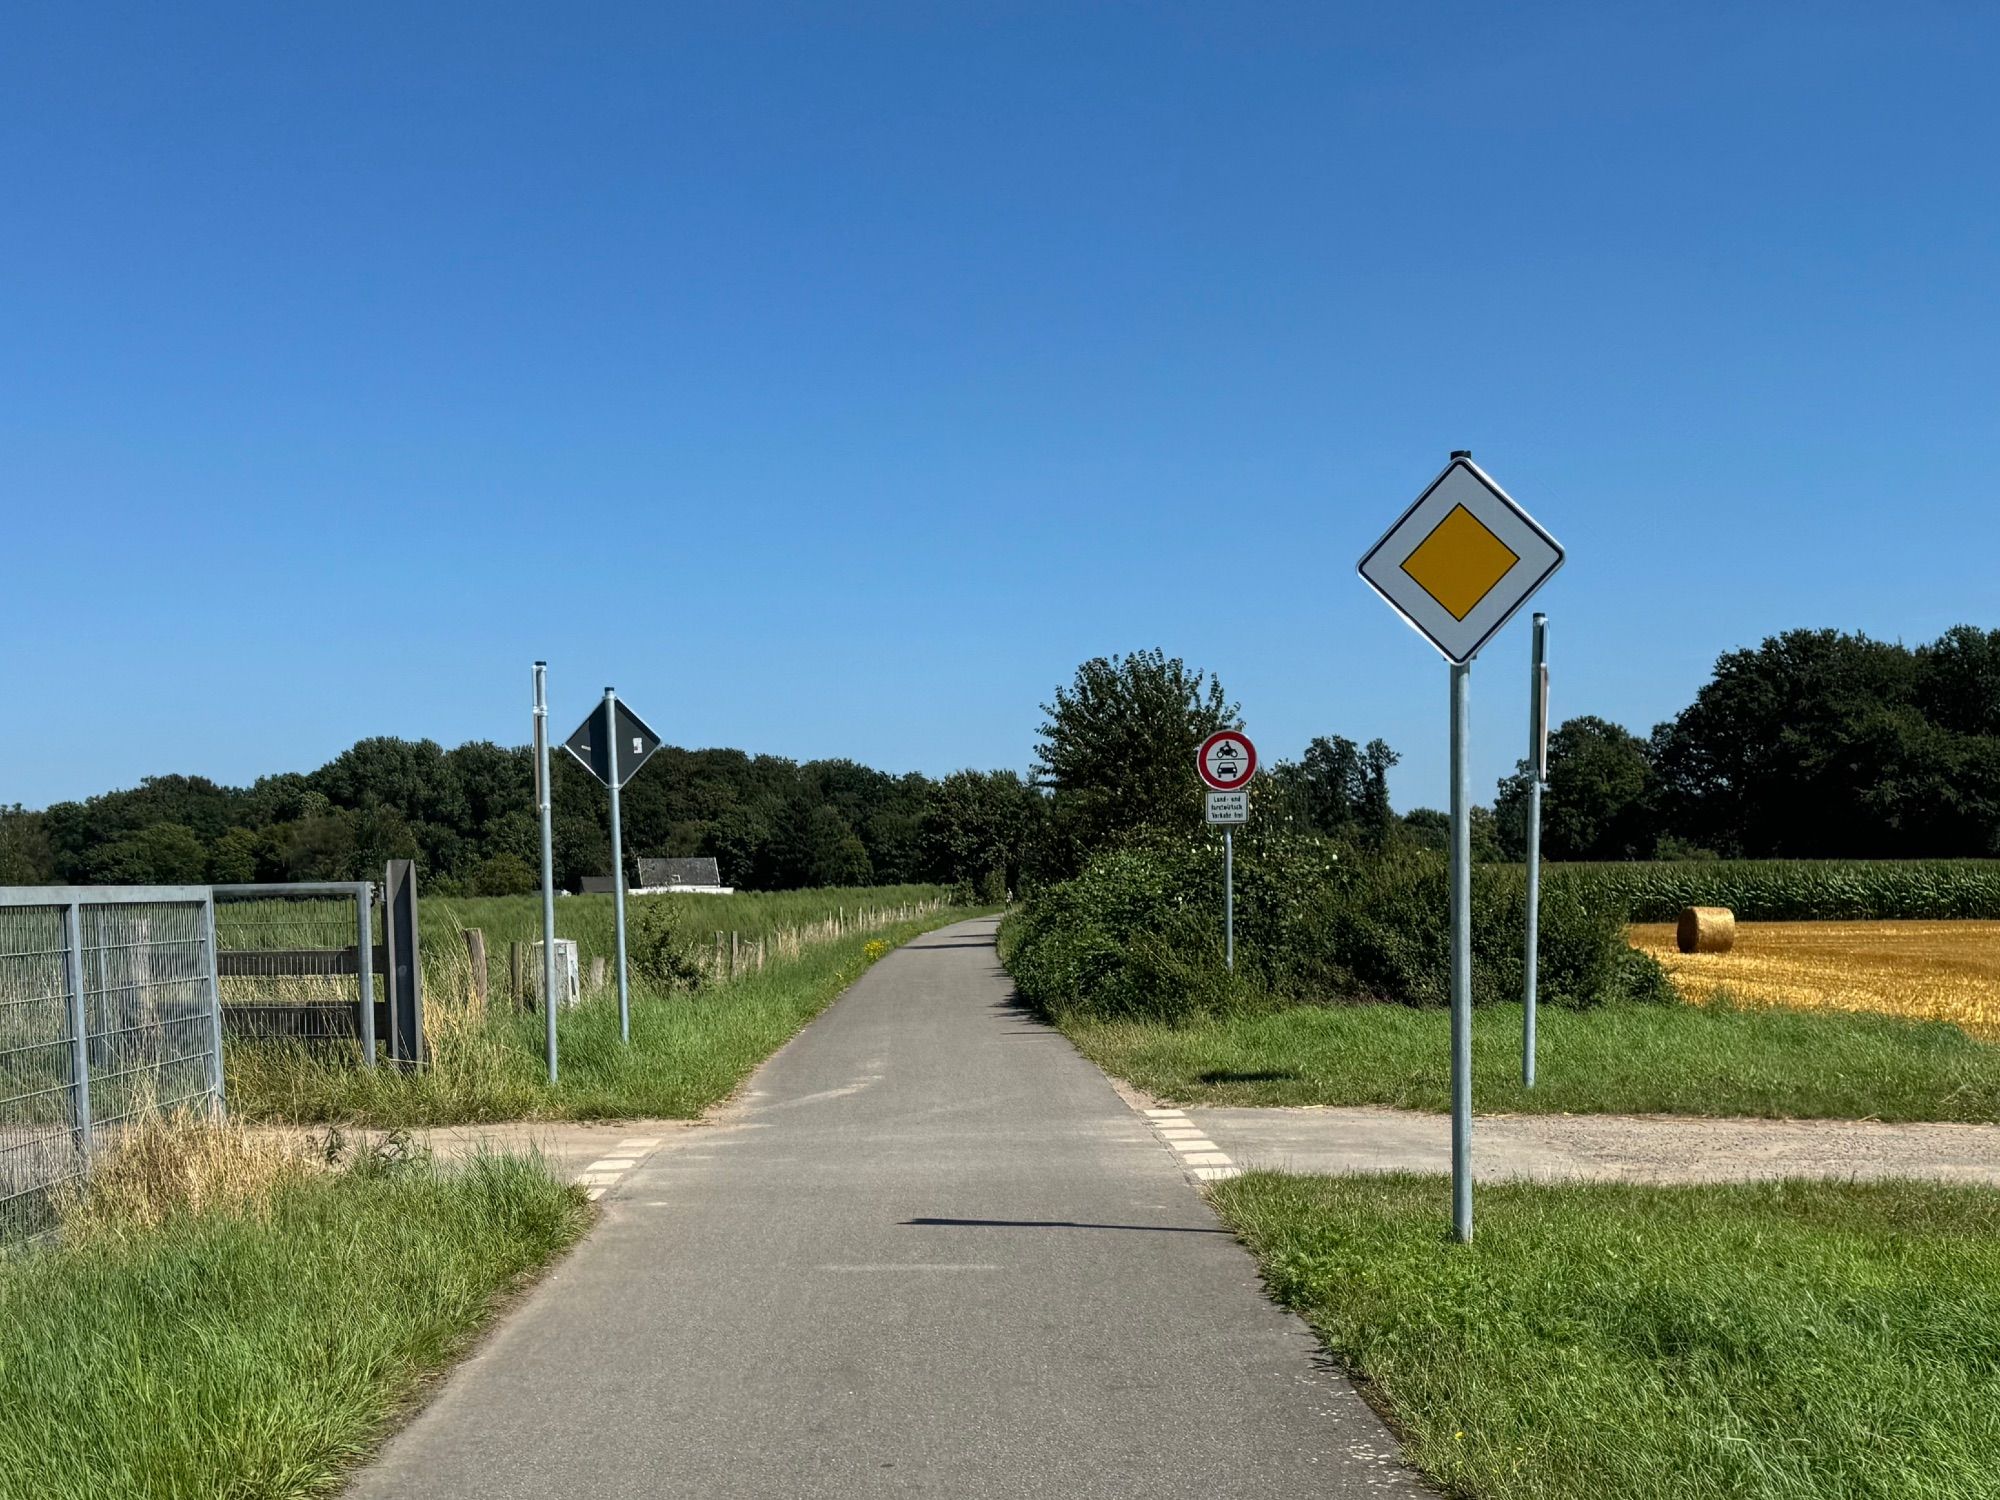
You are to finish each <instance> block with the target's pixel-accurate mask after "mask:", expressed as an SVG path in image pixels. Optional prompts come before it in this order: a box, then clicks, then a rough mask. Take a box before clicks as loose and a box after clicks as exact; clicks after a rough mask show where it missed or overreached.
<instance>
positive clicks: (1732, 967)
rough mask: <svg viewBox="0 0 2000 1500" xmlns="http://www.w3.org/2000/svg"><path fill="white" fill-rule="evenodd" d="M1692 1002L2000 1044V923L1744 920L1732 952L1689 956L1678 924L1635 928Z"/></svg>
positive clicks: (1637, 943)
mask: <svg viewBox="0 0 2000 1500" xmlns="http://www.w3.org/2000/svg"><path fill="white" fill-rule="evenodd" d="M1631 940H1632V944H1633V946H1634V947H1636V948H1641V949H1644V950H1645V951H1646V952H1648V953H1650V954H1652V955H1653V956H1654V957H1655V958H1657V959H1659V961H1660V962H1661V963H1662V964H1664V965H1665V966H1666V969H1667V972H1668V973H1669V974H1671V975H1672V976H1673V980H1674V984H1675V986H1676V988H1678V989H1679V990H1680V992H1681V994H1682V995H1683V996H1685V997H1686V998H1687V999H1688V1000H1691V1001H1693V1002H1695V1003H1696V1004H1704V1003H1707V1002H1709V1001H1711V1000H1713V999H1715V998H1716V997H1717V996H1718V995H1722V996H1726V997H1727V998H1728V999H1729V1000H1730V1001H1731V1002H1732V1003H1734V1004H1736V1005H1739V1006H1749V1007H1756V1006H1780V1007H1784V1008H1786V1009H1790V1010H1847V1011H1871V1012H1876V1013H1879V1014H1882V1015H1891V1016H1901V1017H1903V1018H1904V1019H1906V1020H1913V1021H1947V1022H1950V1023H1951V1024H1952V1025H1955V1026H1959V1027H1962V1028H1963V1029H1964V1030H1965V1031H1966V1033H1967V1034H1968V1035H1971V1036H1975V1037H1978V1038H1980V1039H1981V1040H1983V1041H2000V922H1745V923H1739V924H1738V926H1737V929H1736V946H1735V948H1734V949H1733V950H1732V951H1730V952H1728V953H1682V952H1680V951H1678V950H1677V949H1676V948H1675V946H1674V929H1673V926H1672V924H1670V923H1664V922H1663V923H1644V924H1640V925H1637V926H1634V927H1633V928H1632V930H1631Z"/></svg>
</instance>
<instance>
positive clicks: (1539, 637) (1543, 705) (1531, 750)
mask: <svg viewBox="0 0 2000 1500" xmlns="http://www.w3.org/2000/svg"><path fill="white" fill-rule="evenodd" d="M1548 657H1549V617H1548V616H1547V615H1544V614H1537V615H1536V616H1535V646H1534V655H1533V665H1532V667H1531V670H1530V672H1529V676H1528V941H1527V952H1526V954H1525V955H1524V958H1525V963H1526V970H1527V984H1526V989H1525V993H1524V994H1523V995H1522V1007H1523V1008H1522V1012H1521V1086H1522V1087H1523V1088H1530V1089H1531V1088H1533V1087H1534V1086H1535V970H1536V968H1537V966H1538V965H1539V963H1540V959H1541V951H1540V942H1541V926H1542V786H1543V784H1544V783H1545V782H1546V781H1547V780H1548V779H1549V748H1548V747H1549V660H1548Z"/></svg>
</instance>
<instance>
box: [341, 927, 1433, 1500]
mask: <svg viewBox="0 0 2000 1500" xmlns="http://www.w3.org/2000/svg"><path fill="white" fill-rule="evenodd" d="M994 926H995V924H994V923H993V922H992V921H990V920H981V921H975V922H967V923H960V924H958V925H957V926H954V927H948V928H944V929H941V930H939V931H937V932H933V933H930V934H927V935H926V936H924V937H921V938H918V939H917V940H916V941H915V942H913V943H911V944H909V945H907V946H906V947H904V948H901V949H899V950H897V951H896V952H895V953H892V954H890V955H889V956H888V957H887V958H886V959H884V960H883V961H882V962H880V963H879V964H877V965H876V966H875V967H873V968H872V969H870V970H869V971H868V973H867V974H865V975H864V976H863V977H862V978H861V979H860V980H859V981H858V982H857V983H856V984H855V986H854V987H853V989H851V990H850V991H849V992H848V993H847V994H846V995H845V996H843V997H842V998H841V1000H840V1001H839V1003H838V1004H836V1005H835V1006H833V1008H832V1009H830V1010H829V1011H828V1012H827V1013H826V1014H825V1015H823V1016H822V1017H820V1018H819V1019H818V1020H817V1021H815V1022H814V1023H813V1024H812V1025H811V1026H810V1027H808V1028H807V1029H806V1030H805V1031H804V1032H803V1033H802V1034H801V1035H800V1036H799V1037H797V1038H796V1039H795V1040H794V1041H793V1042H792V1043H791V1044H790V1045H789V1046H787V1047H786V1048H784V1049H783V1050H781V1051H780V1052H779V1053H778V1054H777V1056H776V1057H774V1058H772V1059H771V1060H770V1061H769V1062H768V1063H766V1064H765V1065H764V1067H763V1068H762V1069H760V1070H759V1071H758V1073H757V1074H756V1075H755V1077H754V1078H753V1079H752V1081H751V1085H750V1087H749V1089H748V1090H747V1091H746V1093H745V1094H744V1096H743V1097H742V1098H741V1099H740V1100H739V1101H738V1103H737V1104H736V1105H735V1106H733V1107H732V1108H730V1109H728V1110H726V1111H725V1112H723V1113H722V1114H721V1115H720V1116H719V1117H718V1118H717V1119H716V1121H715V1123H714V1124H713V1125H710V1126H707V1127H702V1128H698V1129H683V1130H682V1131H681V1133H680V1135H679V1137H678V1141H679V1142H680V1143H684V1144H686V1145H690V1146H693V1147H694V1149H666V1148H664V1147H663V1149H660V1150H657V1151H654V1152H653V1153H652V1154H651V1155H650V1156H647V1157H645V1158H644V1159H643V1160H642V1161H641V1162H640V1164H639V1165H638V1166H637V1167H635V1168H633V1169H632V1170H631V1171H630V1172H629V1173H628V1174H627V1175H626V1176H625V1178H624V1179H623V1181H622V1183H621V1184H620V1185H619V1186H618V1187H617V1188H616V1189H614V1190H613V1191H611V1192H610V1193H609V1194H608V1196H606V1197H605V1198H604V1199H603V1209H604V1213H603V1219H602V1221H601V1222H600V1223H599V1224H598V1226H597V1227H596V1229H595V1230H594V1231H593V1232H592V1233H591V1234H590V1235H589V1236H588V1237H587V1238H586V1239H585V1240H584V1241H583V1243H582V1244H581V1245H579V1246H578V1247H577V1248H576V1250H575V1251H574V1252H573V1253H572V1254H571V1255H569V1256H568V1257H567V1258H566V1259H564V1260H563V1261H561V1262H560V1263H559V1264H558V1265H557V1266H556V1267H555V1268H554V1269H553V1270H552V1271H551V1273H550V1274H549V1276H548V1277H547V1279H546V1280H544V1281H543V1282H542V1283H541V1285H540V1286H539V1287H538V1288H537V1289H536V1290H535V1292H534V1293H533V1295H531V1296H529V1297H528V1298H526V1299H525V1300H524V1301H523V1302H522V1303H521V1304H520V1306H519V1307H518V1308H516V1309H515V1310H514V1311H513V1312H512V1313H511V1314H510V1315H509V1316H508V1317H507V1318H506V1319H504V1320H503V1321H502V1323H501V1324H500V1326H499V1327H498V1328H497V1329H496V1330H495V1332H494V1334H493V1336H492V1337H491V1338H489V1339H488V1340H487V1341H486V1342H485V1343H484V1344H483V1345H481V1347H480V1348H479V1350H478V1351H477V1352H476V1353H475V1354H474V1355H473V1356H472V1358H471V1359H469V1360H468V1361H467V1362H466V1363H465V1364H464V1365H462V1366H461V1367H460V1368H459V1369H458V1370H457V1371H455V1372H454V1373H453V1374H452V1375H451V1376H450V1377H449V1378H448V1379H447V1380H446V1381H445V1383H444V1385H443V1387H442V1389H441V1390H440V1392H439V1393H438V1395H437V1398H436V1400H434V1401H433V1402H432V1403H431V1405H430V1406H429V1407H428V1408H427V1409H426V1410H425V1411H423V1412H422V1413H420V1414H419V1415H418V1416H417V1417H416V1419H415V1420H414V1421H413V1422H411V1424H410V1425H409V1426H408V1427H407V1428H405V1429H404V1430H403V1431H402V1432H401V1433H399V1434H398V1435H397V1436H396V1437H395V1438H393V1439H392V1440H391V1441H390V1442H389V1443H388V1445H387V1446H386V1447H385V1448H384V1450H383V1451H382V1453H381V1454H380V1455H379V1456H378V1457H377V1459H376V1460H375V1462H374V1463H372V1464H371V1465H370V1466H369V1467H368V1468H366V1469H365V1470H363V1471H362V1472H361V1473H360V1474H359V1475H358V1476H357V1477H356V1479H355V1481H354V1484H353V1487H352V1489H351V1490H350V1491H349V1495H350V1500H391V1497H393V1500H442V1497H451V1500H474V1497H476V1500H529V1497H534V1500H545V1497H550V1496H588V1497H590V1500H639V1497H645V1500H661V1497H669V1496H688V1497H701V1500H732V1497H744V1500H748V1497H775V1496H782V1497H785V1500H849V1497H866V1496H878V1495H880V1496H940V1497H944V1496H949V1497H952V1500H1002V1497H1004V1500H1029V1497H1063V1500H1068V1497H1086V1496H1087V1497H1091V1500H1140V1497H1145V1500H1161V1497H1189V1500H1194V1497H1200V1500H1234V1497H1243V1500H1250V1497H1253V1496H1254V1497H1256V1500H1288V1497H1301V1500H1303V1497H1308V1496H1311V1497H1320V1500H1361V1497H1393V1496H1421V1495H1425V1494H1427V1493H1428V1491H1427V1490H1425V1489H1424V1488H1423V1486H1422V1485H1421V1484H1420V1482H1419V1481H1418V1480H1417V1479H1416V1478H1415V1477H1413V1476H1412V1475H1411V1474H1410V1472H1409V1471H1408V1470H1407V1469H1406V1468H1405V1467H1404V1466H1403V1464H1402V1462H1401V1460H1400V1457H1399V1455H1398V1449H1397V1445H1396V1443H1395V1440H1394V1439H1393V1438H1392V1437H1391V1435H1390V1434H1389V1433H1388V1431H1387V1430H1386V1429H1385V1428H1384V1427H1383V1425H1382V1423H1381V1422H1380V1420H1379V1419H1378V1418H1377V1417H1376V1416H1375V1414H1374V1413H1373V1412H1372V1411H1370V1410H1369V1408H1368V1406H1367V1405H1366V1404H1365V1403H1364V1402H1363V1401H1362V1400H1361V1398H1360V1396H1359V1395H1358V1394H1357V1393H1356V1392H1355V1390H1354V1389H1353V1387H1352V1386H1351V1385H1349V1384H1348V1383H1347V1382H1346V1381H1345V1380H1343V1379H1342V1378H1340V1376H1339V1375H1338V1374H1336V1373H1334V1372H1332V1371H1331V1370H1329V1369H1328V1368H1327V1367H1326V1363H1325V1361H1324V1360H1323V1359H1321V1358H1320V1357H1319V1356H1318V1352H1317V1349H1318V1346H1317V1342H1316V1340H1315V1339H1314V1338H1313V1336H1312V1334H1311V1332H1310V1330H1308V1329H1307V1328H1306V1327H1305V1325H1304V1324H1302V1323H1301V1322H1299V1320H1298V1319H1296V1318H1294V1317H1293V1316H1292V1315H1290V1314H1289V1313H1286V1312H1284V1311H1282V1310H1281V1309H1279V1308H1277V1307H1275V1306H1273V1305H1272V1304H1271V1302H1270V1301H1269V1300H1268V1299H1267V1298H1266V1297H1265V1296H1264V1294H1263V1291H1262V1288H1261V1286H1260V1284H1259V1281H1258V1276H1257V1268H1256V1266H1255V1264H1254V1262H1253V1261H1252V1260H1251V1259H1250V1257H1249V1256H1248V1254H1246V1253H1245V1251H1244V1250H1243V1249H1242V1247H1241V1246H1240V1245H1238V1244H1237V1243H1236V1240H1235V1238H1234V1237H1233V1236H1232V1235H1231V1234H1230V1233H1229V1232H1228V1231H1227V1230H1226V1229H1225V1228H1224V1227H1223V1226H1222V1225H1221V1224H1220V1223H1219V1222H1218V1221H1217V1220H1216V1218H1215V1216H1214V1214H1213V1213H1212V1212H1211V1211H1210V1210H1209V1208H1208V1205H1207V1204H1206V1202H1204V1201H1203V1199H1202V1197H1201V1195H1200V1191H1199V1189H1198V1187H1197V1185H1196V1183H1195V1182H1193V1181H1190V1178H1191V1177H1193V1176H1196V1175H1198V1174H1203V1173H1208V1172H1215V1173H1226V1172H1228V1171H1230V1170H1232V1169H1230V1168H1224V1167H1214V1168H1210V1167H1193V1168H1190V1167H1188V1166H1186V1165H1184V1163H1183V1161H1182V1159H1181V1158H1180V1157H1179V1156H1177V1154H1176V1153H1175V1152H1174V1151H1172V1150H1170V1149H1168V1148H1167V1146H1166V1145H1165V1144H1164V1143H1163V1142H1162V1141H1161V1139H1160V1138H1159V1136H1158V1135H1157V1134H1156V1133H1155V1132H1154V1130H1153V1129H1152V1126H1151V1122H1150V1121H1148V1120H1147V1119H1146V1118H1145V1117H1143V1116H1140V1115H1137V1114H1135V1113H1133V1112H1132V1111H1131V1110H1129V1109H1127V1108H1126V1107H1125V1105H1124V1104H1123V1103H1121V1102H1120V1100H1119V1098H1118V1096H1117V1095H1116V1094H1115V1093H1114V1092H1113V1090H1112V1088H1111V1086H1110V1084H1109V1083H1108V1082H1107V1081H1106V1079H1105V1077H1104V1075H1103V1074H1102V1073H1100V1072H1099V1071H1098V1070H1097V1069H1096V1068H1095V1067H1093V1066H1092V1065H1091V1064H1090V1063H1088V1062H1087V1061H1085V1060H1084V1059H1083V1058H1082V1057H1080V1056H1079V1055H1078V1054H1077V1053H1076V1052H1075V1051H1074V1050H1073V1049H1072V1048H1071V1047H1070V1045H1069V1044H1068V1043H1067V1042H1066V1041H1064V1040H1063V1038H1062V1037H1061V1036H1059V1035H1058V1034H1056V1033H1055V1032H1053V1031H1051V1030H1049V1029H1048V1028H1047V1027H1045V1026H1043V1025H1041V1024H1040V1023H1038V1022H1036V1021H1034V1020H1033V1019H1031V1018H1030V1017H1028V1016H1027V1015H1026V1014H1025V1013H1024V1012H1023V1011H1021V1010H1020V1009H1019V1008H1018V1007H1017V1006H1016V1005H1015V1004H1014V1003H1013V1001H1012V999H1011V986H1010V985H1009V984H1008V982H1007V980H1006V977H1005V975H1004V974H1002V973H1001V971H1000V968H999V965H998V963H997V962H996V960H995V957H994V952H993V931H994ZM628 1133H642V1132H638V1131H637V1128H636V1127H633V1128H632V1129H631V1130H630V1132H628ZM616 1139H617V1138H616V1137H614V1138H613V1139H612V1140H610V1141H606V1142H603V1143H600V1145H599V1146H598V1147H595V1148H593V1154H586V1155H581V1156H579V1158H578V1165H579V1166H580V1167H581V1166H587V1165H588V1164H589V1163H590V1162H592V1161H595V1160H598V1159H600V1158H602V1157H606V1156H610V1155H612V1154H613V1153H612V1151H611V1150H609V1149H605V1148H606V1147H608V1146H610V1145H615V1144H616ZM627 1154H629V1153H627Z"/></svg>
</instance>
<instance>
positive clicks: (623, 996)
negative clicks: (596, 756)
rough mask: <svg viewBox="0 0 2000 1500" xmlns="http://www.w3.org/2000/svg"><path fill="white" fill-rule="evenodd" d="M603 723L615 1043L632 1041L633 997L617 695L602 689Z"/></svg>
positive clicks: (607, 689) (609, 690)
mask: <svg viewBox="0 0 2000 1500" xmlns="http://www.w3.org/2000/svg"><path fill="white" fill-rule="evenodd" d="M604 723H605V726H606V730H605V732H606V734H607V735H608V736H609V738H610V740H611V880H612V886H611V889H612V890H613V891H614V892H615V893H616V895H617V898H618V915H617V925H618V1040H619V1041H621V1042H628V1043H629V1042H630V1041H631V1040H632V996H631V992H630V991H629V990H628V989H627V988H626V984H625V840H624V835H623V831H622V830H621V829H620V827H619V824H618V694H617V693H616V692H615V691H614V690H613V689H611V688H606V689H605V690H604Z"/></svg>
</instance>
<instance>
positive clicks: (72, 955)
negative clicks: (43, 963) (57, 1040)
mask: <svg viewBox="0 0 2000 1500" xmlns="http://www.w3.org/2000/svg"><path fill="white" fill-rule="evenodd" d="M65 936H66V937H67V938H68V939H69V941H68V943H67V944H66V945H65V946H66V947H67V948H68V950H69V951H68V952H67V953H65V954H64V955H63V957H64V959H65V961H66V963H67V965H68V969H69V1034H70V1036H71V1037H72V1038H73V1039H74V1041H75V1044H76V1045H75V1047H74V1048H73V1049H72V1051H71V1053H70V1089H71V1092H72V1094H73V1096H74V1099H75V1104H76V1147H77V1150H78V1151H79V1152H81V1153H82V1154H83V1156H84V1157H85V1158H86V1159H87V1158H88V1157H89V1156H90V1149H91V1132H90V1007H89V1005H88V1004H87V1003H86V1002H85V1000H84V994H83V907H82V906H81V905H80V904H79V903H77V902H75V901H72V902H70V904H69V926H68V931H67V933H66V934H65Z"/></svg>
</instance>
